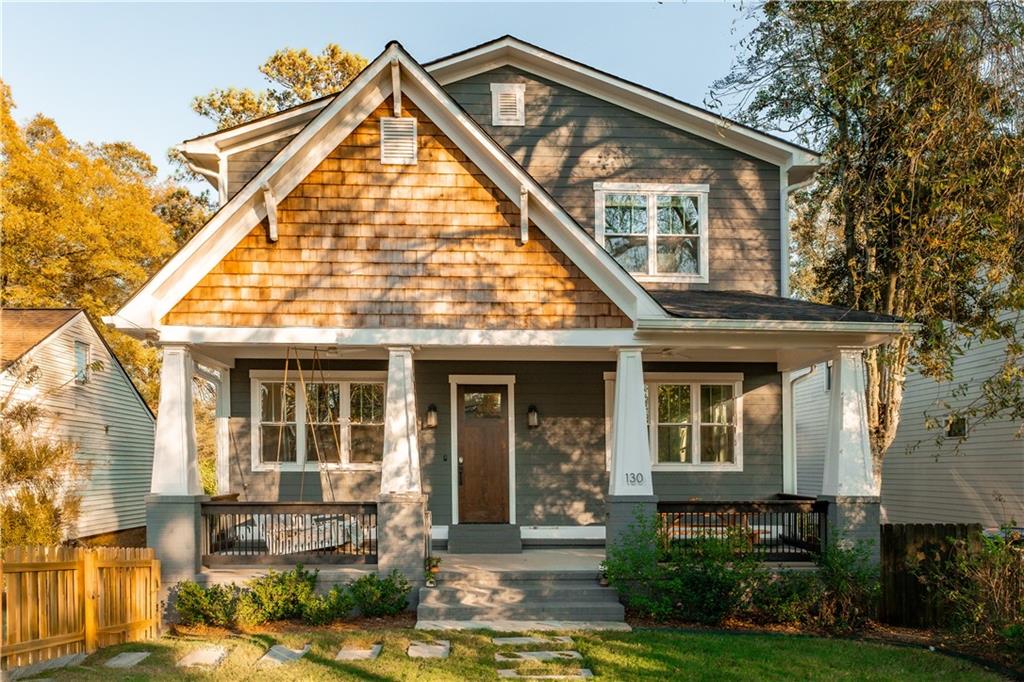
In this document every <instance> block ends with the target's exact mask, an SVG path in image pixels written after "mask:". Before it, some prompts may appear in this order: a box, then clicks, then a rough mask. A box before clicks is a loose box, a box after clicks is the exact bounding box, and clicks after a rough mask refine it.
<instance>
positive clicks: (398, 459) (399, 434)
mask: <svg viewBox="0 0 1024 682" xmlns="http://www.w3.org/2000/svg"><path fill="white" fill-rule="evenodd" d="M380 492H381V494H382V495H387V494H412V495H419V494H421V493H422V486H421V484H420V451H419V444H418V441H417V435H416V391H415V381H414V377H413V366H412V348H408V347H401V348H389V349H388V384H387V398H386V404H385V407H384V459H383V461H382V463H381V472H380Z"/></svg>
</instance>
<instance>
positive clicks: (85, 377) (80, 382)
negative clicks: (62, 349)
mask: <svg viewBox="0 0 1024 682" xmlns="http://www.w3.org/2000/svg"><path fill="white" fill-rule="evenodd" d="M80 347H81V348H85V365H84V366H83V367H82V369H81V371H79V369H78V349H79V348H80ZM71 352H72V353H73V354H74V356H75V379H74V383H75V385H76V386H85V385H86V384H88V383H89V381H90V380H91V379H92V344H91V343H89V342H88V341H81V340H79V339H75V340H74V343H73V344H72V349H71Z"/></svg>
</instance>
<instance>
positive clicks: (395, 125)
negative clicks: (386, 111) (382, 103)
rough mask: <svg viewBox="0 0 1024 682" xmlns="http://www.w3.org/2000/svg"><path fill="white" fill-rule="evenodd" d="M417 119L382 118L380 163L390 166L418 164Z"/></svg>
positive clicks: (408, 117)
mask: <svg viewBox="0 0 1024 682" xmlns="http://www.w3.org/2000/svg"><path fill="white" fill-rule="evenodd" d="M416 147H417V145H416V119H415V118H413V117H411V116H403V117H401V118H393V117H387V116H384V117H381V119H380V162H381V163H388V164H408V163H416Z"/></svg>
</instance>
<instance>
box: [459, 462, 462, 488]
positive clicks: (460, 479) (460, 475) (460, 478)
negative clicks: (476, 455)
mask: <svg viewBox="0 0 1024 682" xmlns="http://www.w3.org/2000/svg"><path fill="white" fill-rule="evenodd" d="M459 485H462V458H461V457H459Z"/></svg>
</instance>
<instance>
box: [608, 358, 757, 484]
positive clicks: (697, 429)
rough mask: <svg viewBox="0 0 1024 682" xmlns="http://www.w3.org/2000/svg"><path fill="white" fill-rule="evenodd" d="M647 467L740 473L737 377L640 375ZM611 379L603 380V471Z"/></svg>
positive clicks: (610, 410) (612, 391)
mask: <svg viewBox="0 0 1024 682" xmlns="http://www.w3.org/2000/svg"><path fill="white" fill-rule="evenodd" d="M644 388H645V390H646V394H647V396H646V397H647V400H646V402H647V424H648V435H649V438H650V446H651V467H652V469H654V470H655V471H657V470H673V469H684V470H685V469H697V470H700V469H712V470H727V471H741V470H742V469H743V375H741V374H722V373H714V374H688V373H676V372H651V373H647V374H645V375H644ZM614 396H615V373H614V372H608V373H606V374H605V442H606V444H607V445H606V456H607V459H608V466H609V467H610V466H611V443H612V428H613V422H612V418H613V413H614V407H615V406H614Z"/></svg>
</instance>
